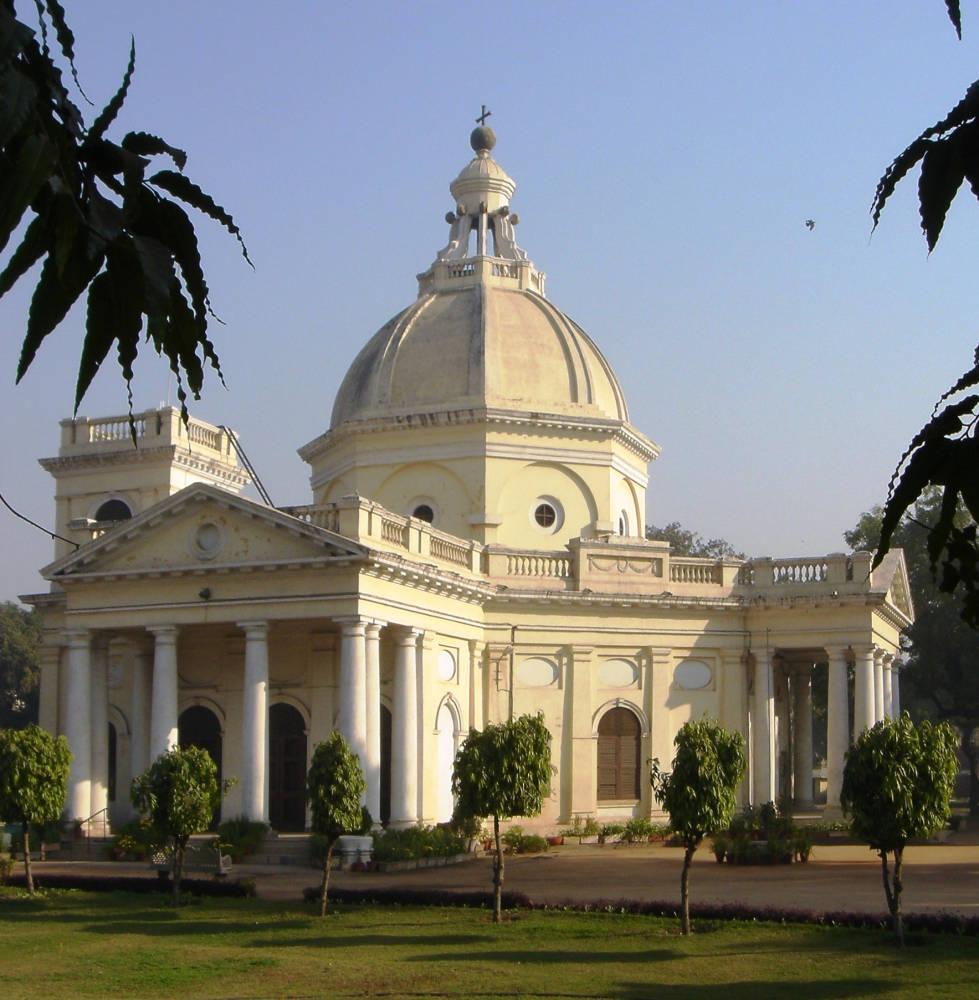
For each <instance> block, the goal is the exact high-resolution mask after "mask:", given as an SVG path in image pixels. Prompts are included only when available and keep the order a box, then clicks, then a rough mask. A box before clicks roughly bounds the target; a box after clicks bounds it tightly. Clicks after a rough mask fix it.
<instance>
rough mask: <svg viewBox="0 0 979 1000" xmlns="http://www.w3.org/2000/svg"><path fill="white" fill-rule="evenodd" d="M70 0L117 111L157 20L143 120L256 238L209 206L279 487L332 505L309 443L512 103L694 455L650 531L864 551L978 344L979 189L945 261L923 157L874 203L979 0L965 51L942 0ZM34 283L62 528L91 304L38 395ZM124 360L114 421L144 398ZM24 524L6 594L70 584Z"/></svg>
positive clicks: (939, 106)
mask: <svg viewBox="0 0 979 1000" xmlns="http://www.w3.org/2000/svg"><path fill="white" fill-rule="evenodd" d="M17 6H18V9H19V11H20V12H21V15H22V16H23V17H24V18H25V19H26V18H29V17H31V16H32V5H31V4H30V3H28V2H27V0H20V2H19V3H18V5H17ZM67 8H68V15H69V20H70V23H71V24H72V26H73V28H74V30H75V33H76V36H77V48H76V51H77V66H78V70H79V75H80V78H81V80H82V83H83V86H84V87H85V89H86V91H87V92H88V94H89V95H90V96H91V97H92V99H93V100H94V101H95V102H96V103H97V104H98V105H99V106H101V105H102V104H103V103H104V102H105V101H106V100H107V99H108V97H109V96H110V95H111V94H112V93H113V92H114V90H115V89H116V87H117V86H118V82H119V80H120V79H121V76H122V73H123V70H124V68H125V63H126V59H127V55H128V46H129V36H130V34H133V35H134V36H135V39H136V53H137V57H136V75H135V79H134V82H133V86H132V88H131V92H130V96H129V99H128V101H127V105H126V109H125V111H124V114H123V116H122V117H121V119H120V121H119V123H118V125H117V127H116V129H115V134H116V136H117V137H121V135H122V134H123V131H124V130H128V129H129V128H140V129H144V130H146V131H151V132H154V133H156V134H159V135H162V136H164V137H165V138H166V139H168V140H169V141H170V142H171V143H174V144H175V145H179V146H182V147H183V148H185V149H187V150H188V152H189V154H190V159H189V163H188V168H187V169H188V173H189V174H190V176H191V177H192V178H193V179H194V180H196V181H197V182H198V183H199V184H201V185H202V186H203V187H204V188H205V189H207V190H208V191H210V192H211V193H212V194H213V195H214V196H215V197H216V198H217V200H218V201H220V202H221V203H223V204H224V205H226V206H227V207H228V208H229V209H230V210H231V211H232V212H233V213H234V215H235V217H236V219H237V220H238V222H239V223H240V225H241V228H242V230H243V232H244V234H245V237H246V239H247V242H248V245H249V249H250V251H251V254H252V257H253V259H254V261H255V264H256V270H255V271H254V272H252V270H251V269H250V268H249V267H248V266H247V265H246V264H244V262H243V261H242V260H241V259H240V257H238V256H237V253H236V245H235V243H234V241H233V240H232V239H230V238H229V237H226V236H224V235H223V233H222V231H221V230H220V229H219V228H217V227H215V226H214V225H213V224H211V223H210V222H208V221H206V220H202V221H201V223H200V226H199V233H200V236H201V243H202V249H203V253H204V255H205V264H206V268H207V274H208V278H209V281H210V285H211V290H212V301H213V305H214V308H215V309H216V311H217V312H218V314H219V315H220V316H221V318H222V319H223V320H224V322H225V325H224V326H215V327H214V330H213V336H214V340H215V342H216V345H217V348H218V351H219V354H220V356H221V359H222V363H223V366H224V370H225V377H226V380H227V383H228V389H227V390H225V389H223V388H222V387H221V385H220V383H219V382H218V380H217V379H216V378H212V379H210V380H209V382H208V384H207V385H206V387H205V394H204V398H203V399H202V401H201V402H200V403H198V404H196V405H195V406H194V408H193V412H194V414H195V415H197V416H199V417H201V418H202V419H205V420H209V421H212V422H214V423H227V424H230V425H231V426H233V427H234V428H236V429H237V430H238V432H239V433H240V435H241V439H242V441H243V444H244V446H245V448H246V450H247V451H248V454H249V456H250V457H251V459H252V461H253V463H254V464H255V465H256V466H257V468H258V470H259V473H260V475H261V476H262V478H263V480H264V482H265V484H266V486H267V487H268V489H269V491H270V493H271V494H272V498H273V500H274V502H276V503H277V504H286V503H303V502H308V499H309V489H308V483H307V478H306V467H305V466H304V465H303V463H302V462H301V461H300V459H299V458H298V456H297V455H296V448H297V447H299V446H300V445H302V444H303V443H305V442H306V441H308V440H310V439H311V438H313V437H315V436H316V435H318V434H319V433H321V432H322V431H323V430H325V429H326V427H327V425H328V422H329V415H330V409H331V406H332V401H333V396H334V393H335V391H336V388H337V386H338V384H339V382H340V379H341V378H342V377H343V374H344V372H345V370H346V367H347V365H348V364H349V363H350V361H351V360H352V359H353V357H354V355H355V354H356V352H357V351H358V349H359V348H360V347H361V345H362V344H363V343H364V342H365V341H366V340H367V339H368V337H369V336H370V335H371V334H372V333H373V332H374V331H375V330H377V329H378V328H379V327H380V326H381V325H382V324H383V323H384V322H385V321H386V320H387V319H388V318H389V317H390V316H391V315H393V314H394V313H396V312H397V311H399V310H400V309H402V308H403V307H404V306H406V305H407V304H409V303H410V302H411V301H412V299H413V298H414V296H415V294H416V283H415V278H414V276H415V274H416V273H418V272H419V271H422V270H424V269H425V268H426V267H427V266H428V265H429V264H430V263H431V261H432V259H433V257H434V255H435V252H436V250H437V249H439V248H440V247H441V246H443V245H444V243H445V238H446V226H445V224H444V222H443V221H442V220H443V216H444V213H445V212H446V211H447V210H448V209H449V208H451V207H452V203H451V198H450V195H449V193H448V183H449V181H450V180H451V179H452V178H453V177H454V176H455V174H456V173H457V172H458V171H459V170H460V169H461V168H462V166H464V165H465V163H466V162H467V160H468V158H469V156H470V155H471V154H470V150H469V146H468V135H469V131H470V129H471V128H472V127H473V118H474V116H475V115H476V114H478V112H479V106H480V104H482V103H485V104H487V105H488V106H489V107H490V109H491V110H492V111H493V116H492V118H491V119H490V124H492V125H493V127H494V128H495V130H496V132H497V136H498V143H497V147H496V150H495V155H496V158H497V159H498V161H499V162H500V163H501V165H502V166H503V167H504V168H505V169H506V170H507V172H508V173H509V174H510V175H511V176H512V177H513V178H514V179H515V180H516V181H517V185H518V187H517V193H516V195H515V197H514V199H513V205H514V209H515V211H517V212H518V213H519V215H520V217H521V220H522V221H521V225H520V227H519V229H518V238H519V240H520V243H521V245H522V246H523V247H524V248H525V249H526V250H527V251H528V252H529V254H530V257H531V258H532V259H533V260H534V262H535V263H536V265H537V266H538V267H539V268H540V269H542V270H544V271H545V272H546V273H547V275H548V284H547V290H548V296H549V298H550V299H551V300H552V301H553V302H554V303H555V304H556V305H558V306H559V307H560V308H561V309H563V310H564V311H565V312H566V313H568V314H569V315H570V316H571V317H572V318H573V319H575V320H576V321H577V322H578V323H580V324H581V325H582V326H583V327H584V328H585V329H586V330H587V331H588V332H589V333H590V334H591V335H592V337H593V338H594V339H595V340H596V341H597V343H598V344H599V346H600V347H601V348H602V350H603V351H604V352H605V354H606V356H607V357H608V359H609V361H610V362H611V364H612V365H613V367H614V368H615V370H616V371H617V372H618V374H619V377H620V379H621V381H622V384H623V387H624V389H625V392H626V396H627V399H628V402H629V407H630V416H631V419H632V421H633V423H635V424H636V425H637V426H638V427H639V428H641V429H642V430H643V431H645V432H646V433H647V434H649V436H650V437H652V438H653V439H654V440H655V441H656V442H658V443H659V444H660V445H661V446H662V449H663V452H662V456H661V458H660V459H659V461H657V462H655V463H654V464H653V466H652V467H651V470H650V472H651V476H650V487H649V505H648V516H649V519H650V521H652V522H655V523H665V522H667V521H671V520H679V521H681V522H682V523H683V524H684V525H685V526H687V527H690V528H692V529H694V530H697V531H699V532H701V533H702V534H705V535H722V536H724V537H726V538H728V539H729V540H730V541H731V542H732V543H733V544H734V545H736V546H737V547H739V548H742V549H744V550H745V551H747V552H748V553H749V554H754V555H762V554H771V555H802V554H817V553H823V552H828V551H838V550H841V549H842V548H843V547H844V546H843V540H842V537H841V533H842V532H843V531H844V530H845V529H847V528H849V527H851V526H852V525H853V524H854V522H855V521H856V519H857V517H858V515H859V514H860V512H861V511H863V510H865V509H867V508H868V507H870V506H871V505H873V504H874V503H876V502H879V501H880V500H882V499H883V497H884V495H885V493H886V487H887V480H888V477H889V475H890V473H891V471H892V469H893V467H894V464H895V462H896V460H897V458H898V457H899V455H900V454H901V451H902V450H903V448H904V446H905V444H906V443H907V441H908V440H909V438H910V437H911V435H912V434H913V433H914V432H915V431H916V430H917V429H918V427H919V426H920V425H921V423H922V422H923V421H924V420H925V418H926V417H927V415H928V413H929V412H930V409H931V406H932V405H933V403H934V401H935V399H936V397H937V396H938V395H939V393H940V392H941V391H942V390H943V389H945V388H946V386H947V385H948V383H949V382H951V381H952V380H953V379H954V377H955V376H957V375H958V374H959V373H960V372H961V371H963V370H965V368H967V367H968V366H969V364H970V363H971V358H972V351H973V348H974V346H975V343H976V341H977V340H979V330H977V324H976V322H975V317H976V316H977V314H979V281H977V280H976V278H975V262H976V250H977V234H979V206H977V205H976V203H975V200H974V199H973V198H972V196H971V195H969V194H968V193H967V192H966V193H963V194H960V196H959V199H958V201H957V202H956V203H955V204H954V205H953V208H952V212H951V215H950V220H949V223H948V224H947V226H946V230H945V232H944V234H943V236H942V238H941V241H940V243H939V246H938V248H937V250H936V251H935V253H934V254H932V256H931V257H928V256H927V255H926V252H925V245H924V242H923V240H922V238H921V235H920V230H919V227H918V218H917V210H916V203H915V200H914V194H915V186H916V181H915V180H913V179H912V180H910V181H906V182H905V183H904V184H903V185H902V189H899V190H898V193H897V195H896V196H895V198H894V200H893V204H892V205H890V206H889V207H888V209H887V212H886V214H885V216H884V218H883V222H882V225H881V226H880V228H879V229H878V231H877V233H876V234H875V235H874V237H873V239H872V240H871V239H870V220H869V216H868V206H869V204H870V201H871V198H872V196H873V192H874V187H875V185H876V182H877V179H878V177H879V176H880V174H881V172H882V171H883V169H884V168H885V167H886V166H887V164H888V163H889V161H890V159H891V158H892V157H893V156H894V155H895V154H897V153H898V152H899V151H900V150H901V149H903V147H904V146H905V145H906V144H907V143H908V142H909V141H910V140H911V139H912V138H913V137H914V136H915V135H916V134H917V132H918V131H919V130H920V129H921V128H923V127H924V126H925V125H928V124H931V123H932V122H934V121H935V120H937V119H938V118H940V117H941V116H942V115H943V114H944V113H945V111H946V110H947V109H948V108H949V107H951V106H952V104H953V103H955V102H956V101H957V100H958V99H959V97H960V96H961V95H962V94H963V93H964V91H965V89H966V87H967V86H968V84H969V83H970V82H971V81H972V80H974V79H975V78H976V77H979V5H975V4H964V5H963V13H964V17H965V25H964V27H965V41H964V42H961V43H960V42H958V41H956V39H955V35H954V32H953V29H952V27H951V25H950V24H949V22H948V20H947V19H946V17H945V8H944V4H943V3H942V2H941V0H927V2H922V0H864V2H859V3H852V2H846V3H843V2H835V0H819V2H815V0H814V2H809V0H794V2H792V3H785V2H784V0H780V2H753V0H743V2H740V3H733V2H729V0H727V2H722V0H715V2H706V0H704V2H698V0H688V2H686V3H681V4H677V3H669V4H667V3H655V2H645V3H602V4H597V3H582V4H574V5H572V4H568V3H551V2H535V3H528V2H520V3H518V2H512V0H497V2H493V3H482V4H478V5H477V4H469V3H455V4H446V3H444V2H439V3H432V2H416V3H413V4H404V3H394V2H384V3H380V2H373V3H372V2H361V3H357V4H352V3H351V4H340V3H335V4H323V3H311V2H303V3H298V2H297V3H293V2H287V0H283V2H280V3H277V4H270V3H268V2H262V3H259V2H255V0H235V2H231V0H224V2H219V0H211V2H207V3H201V2H200V0H195V2H190V0H171V2H169V3H167V4H150V3H140V4H134V3H132V2H129V0H86V2H85V3H78V2H74V3H72V2H69V3H68V4H67ZM808 218H812V219H814V220H815V222H816V226H815V229H814V230H813V231H811V232H810V231H809V230H808V229H807V228H806V227H805V225H804V223H805V220H806V219H808ZM29 292H30V288H28V287H24V288H23V289H20V290H19V291H18V292H17V293H15V294H11V295H10V296H8V297H7V298H5V299H4V300H2V301H0V324H2V331H3V336H2V337H0V373H6V378H7V389H6V390H5V391H4V392H3V393H2V394H0V412H2V423H0V428H2V432H3V440H4V444H5V449H4V459H3V464H2V469H0V490H2V491H3V493H4V495H5V496H6V497H7V498H8V499H9V500H10V502H11V503H13V504H14V505H15V506H16V507H18V508H19V509H20V510H22V511H23V512H24V513H26V514H28V515H29V516H31V517H33V518H34V519H35V520H39V521H41V522H43V523H45V524H48V523H53V516H54V503H53V489H52V487H53V481H52V480H51V479H50V478H49V477H48V475H47V473H45V472H44V471H43V470H41V468H40V467H39V466H38V465H37V461H36V460H37V458H38V457H40V456H46V455H53V454H55V453H56V451H57V447H58V420H59V418H61V417H65V416H68V415H70V413H71V406H72V399H73V386H74V377H75V366H76V364H77V358H78V353H79V345H80V334H81V330H82V328H83V323H84V318H83V315H82V313H81V312H80V311H76V312H75V313H73V314H72V315H71V316H70V318H69V321H68V322H66V323H65V324H64V325H63V327H62V328H61V329H59V331H58V332H56V333H55V334H53V335H52V336H51V337H50V338H49V341H48V342H46V343H45V344H44V346H43V347H42V349H41V352H40V354H39V356H38V359H37V361H36V363H35V365H34V367H33V368H32V370H31V371H30V373H29V374H28V375H27V377H26V378H25V380H24V381H23V382H22V383H21V385H20V386H18V387H16V388H15V387H14V386H13V373H14V369H15V365H16V359H17V355H18V352H19V347H20V339H21V332H22V329H23V324H24V320H25V316H26V310H27V302H28V300H29ZM105 368H106V370H105V371H103V372H102V373H100V375H99V376H98V378H97V380H96V383H95V385H94V387H93V389H92V390H91V391H90V393H89V395H88V397H87V398H86V400H85V401H84V403H83V405H82V408H81V412H82V413H83V414H87V415H89V416H98V415H109V414H115V413H122V412H124V411H125V408H126V396H125V389H124V386H123V384H122V382H121V379H120V378H119V377H118V376H117V375H116V373H115V371H114V370H113V369H112V368H111V366H110V365H109V363H108V362H107V363H106V366H105ZM134 388H135V402H136V406H137V408H145V407H149V406H155V405H157V404H158V403H159V402H161V401H162V400H165V399H166V398H167V392H168V379H167V371H166V368H165V366H164V365H163V364H162V363H161V362H160V360H159V359H157V358H156V357H155V356H152V355H151V354H149V353H147V354H145V355H143V356H141V359H140V361H139V363H138V371H137V381H136V383H135V387H134ZM0 532H2V533H0V541H2V552H3V557H2V559H0V574H2V576H0V599H2V598H14V597H16V595H17V594H20V593H27V592H34V591H37V590H42V589H45V585H44V584H43V581H42V580H41V579H40V577H39V576H38V574H37V568H38V567H39V566H41V565H43V564H44V563H46V562H48V561H49V559H50V557H51V553H52V551H53V550H52V543H51V541H50V540H49V539H48V538H47V537H46V536H44V535H41V534H40V533H38V532H36V531H35V530H34V529H32V528H30V527H28V526H27V525H25V524H23V523H22V522H19V521H16V520H15V519H13V518H12V517H10V516H9V515H7V514H6V513H5V512H4V513H2V519H0Z"/></svg>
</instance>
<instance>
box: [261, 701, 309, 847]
mask: <svg viewBox="0 0 979 1000" xmlns="http://www.w3.org/2000/svg"><path fill="white" fill-rule="evenodd" d="M269 822H270V823H271V824H272V829H273V830H284V831H292V832H296V831H302V830H304V829H305V828H306V723H305V721H304V720H303V717H302V715H301V714H300V712H299V710H298V709H296V708H293V706H292V705H287V704H285V703H284V702H279V703H278V704H276V705H273V706H272V708H271V709H270V710H269Z"/></svg>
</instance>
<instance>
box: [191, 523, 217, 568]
mask: <svg viewBox="0 0 979 1000" xmlns="http://www.w3.org/2000/svg"><path fill="white" fill-rule="evenodd" d="M223 545H224V535H223V533H222V531H221V529H220V528H219V527H218V526H217V525H216V524H215V523H214V522H213V521H205V522H203V523H202V524H199V525H198V526H197V528H196V529H195V530H194V532H193V534H192V535H191V539H190V548H191V551H192V552H193V553H194V555H195V556H197V558H198V559H205V560H210V559H214V558H216V557H217V555H218V553H219V552H220V551H221V548H222V546H223Z"/></svg>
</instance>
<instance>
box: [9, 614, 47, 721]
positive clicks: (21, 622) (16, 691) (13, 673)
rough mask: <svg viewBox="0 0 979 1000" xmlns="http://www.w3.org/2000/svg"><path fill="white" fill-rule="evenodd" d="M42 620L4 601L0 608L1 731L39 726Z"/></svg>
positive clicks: (37, 615)
mask: <svg viewBox="0 0 979 1000" xmlns="http://www.w3.org/2000/svg"><path fill="white" fill-rule="evenodd" d="M40 646H41V616H40V614H38V612H37V611H35V610H27V609H26V608H22V607H20V605H18V604H14V603H13V602H12V601H4V602H3V603H2V604H0V729H20V728H23V727H24V726H26V725H27V724H28V723H30V722H37V689H38V682H39V680H40V673H39V666H38V650H39V649H40Z"/></svg>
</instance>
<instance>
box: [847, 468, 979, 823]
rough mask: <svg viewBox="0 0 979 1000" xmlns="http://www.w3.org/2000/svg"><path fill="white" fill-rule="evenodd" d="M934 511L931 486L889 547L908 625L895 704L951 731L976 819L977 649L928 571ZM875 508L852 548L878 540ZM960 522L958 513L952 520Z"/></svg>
mask: <svg viewBox="0 0 979 1000" xmlns="http://www.w3.org/2000/svg"><path fill="white" fill-rule="evenodd" d="M941 504H942V495H941V493H940V492H939V491H938V490H937V489H935V488H934V487H933V488H931V489H930V490H928V491H926V492H925V493H924V494H923V495H922V497H921V498H920V499H919V500H918V502H917V504H915V506H914V508H913V509H912V511H911V512H910V513H909V514H908V515H907V516H905V517H904V518H902V520H901V522H900V523H899V524H898V526H897V528H896V529H895V531H894V534H893V536H892V537H893V544H894V545H895V546H899V547H900V548H902V549H903V550H904V559H905V562H906V564H907V568H908V583H909V586H910V590H911V600H912V603H913V605H914V614H915V620H914V623H913V624H912V625H911V626H909V627H908V628H907V629H906V630H905V631H904V632H903V633H902V636H901V645H902V653H903V658H902V663H901V673H900V683H901V703H902V705H903V706H904V707H906V708H908V709H909V710H910V712H911V715H912V717H913V718H931V719H938V720H947V721H949V722H951V723H952V724H953V725H954V726H955V727H956V728H957V729H958V735H959V745H960V748H961V750H962V752H963V753H964V754H965V756H966V757H967V758H968V760H969V764H970V768H969V771H970V775H971V777H970V785H969V808H970V812H972V813H973V814H979V771H977V769H979V748H977V746H976V742H975V737H976V735H977V733H979V644H977V642H976V634H975V632H974V631H973V630H972V629H971V628H970V627H969V626H968V625H967V624H966V623H965V621H963V619H962V617H961V614H960V607H959V603H958V601H957V599H956V598H955V596H954V595H952V594H950V593H947V592H946V591H943V590H942V589H941V588H940V587H939V585H938V582H937V581H936V580H935V578H934V576H933V574H932V572H931V564H930V558H929V554H928V525H930V524H931V523H933V521H934V519H935V517H936V516H937V510H938V508H939V507H940V506H941ZM883 516H884V514H883V508H881V507H875V508H873V510H870V511H867V512H865V513H864V514H862V515H861V517H860V521H859V522H858V524H857V525H856V526H855V527H854V529H853V530H852V531H848V532H846V534H845V536H844V537H845V538H846V541H847V543H848V544H849V545H850V546H852V547H853V548H854V549H865V550H868V551H869V550H872V549H874V548H876V546H877V544H878V541H879V539H880V530H881V522H882V520H883ZM956 517H957V519H958V521H959V523H967V522H968V520H969V515H968V513H967V512H966V511H965V509H964V508H961V507H960V509H959V511H958V513H957V515H956Z"/></svg>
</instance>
